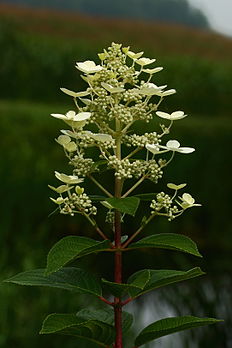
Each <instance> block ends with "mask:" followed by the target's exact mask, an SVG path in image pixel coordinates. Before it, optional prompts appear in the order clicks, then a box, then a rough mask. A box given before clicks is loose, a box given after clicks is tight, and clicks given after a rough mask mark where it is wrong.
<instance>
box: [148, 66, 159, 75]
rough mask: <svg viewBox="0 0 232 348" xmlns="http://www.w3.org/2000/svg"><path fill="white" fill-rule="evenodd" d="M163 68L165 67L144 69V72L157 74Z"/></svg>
mask: <svg viewBox="0 0 232 348" xmlns="http://www.w3.org/2000/svg"><path fill="white" fill-rule="evenodd" d="M162 70H163V67H162V66H159V67H157V68H154V69H143V72H145V73H148V74H156V73H158V72H160V71H162Z"/></svg>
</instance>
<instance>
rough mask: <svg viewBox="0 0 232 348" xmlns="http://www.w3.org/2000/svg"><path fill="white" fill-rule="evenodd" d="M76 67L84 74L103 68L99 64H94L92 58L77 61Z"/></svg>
mask: <svg viewBox="0 0 232 348" xmlns="http://www.w3.org/2000/svg"><path fill="white" fill-rule="evenodd" d="M76 68H77V69H78V70H80V71H82V72H83V73H85V74H94V73H96V72H99V71H101V70H102V69H103V67H102V66H101V65H96V64H95V62H93V61H92V60H86V61H85V62H77V63H76Z"/></svg>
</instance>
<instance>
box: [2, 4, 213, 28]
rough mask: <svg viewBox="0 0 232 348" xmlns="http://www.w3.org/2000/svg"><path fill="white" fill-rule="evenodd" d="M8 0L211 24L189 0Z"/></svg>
mask: <svg viewBox="0 0 232 348" xmlns="http://www.w3.org/2000/svg"><path fill="white" fill-rule="evenodd" d="M5 2H6V3H13V4H19V5H27V6H33V7H37V8H41V7H42V8H54V9H61V10H72V11H77V12H81V13H87V14H91V15H100V16H106V17H108V16H109V17H116V18H137V19H145V20H152V21H164V22H174V23H181V24H185V25H189V26H192V27H197V28H207V27H208V26H209V24H208V20H207V18H206V16H205V15H204V14H203V13H202V12H201V11H200V10H197V9H193V8H192V7H191V6H190V5H189V3H188V1H187V0H127V1H124V0H117V1H115V2H114V1H108V0H98V1H96V0H69V1H60V0H49V1H46V0H5Z"/></svg>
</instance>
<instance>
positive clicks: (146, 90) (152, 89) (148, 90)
mask: <svg viewBox="0 0 232 348" xmlns="http://www.w3.org/2000/svg"><path fill="white" fill-rule="evenodd" d="M165 87H167V86H156V85H155V84H154V83H151V82H149V83H145V84H144V85H143V86H142V87H141V88H140V89H139V90H137V93H139V94H142V95H150V96H151V95H159V94H160V93H162V89H164V88H165Z"/></svg>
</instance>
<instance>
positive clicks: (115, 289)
mask: <svg viewBox="0 0 232 348" xmlns="http://www.w3.org/2000/svg"><path fill="white" fill-rule="evenodd" d="M102 283H103V285H104V288H105V289H106V290H107V291H108V292H109V293H110V294H112V295H114V296H115V297H122V296H124V295H126V294H127V293H128V292H129V290H130V289H138V288H137V287H135V286H134V285H130V284H124V283H120V284H119V283H114V282H110V281H108V280H106V279H102ZM139 290H141V289H140V288H139Z"/></svg>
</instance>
